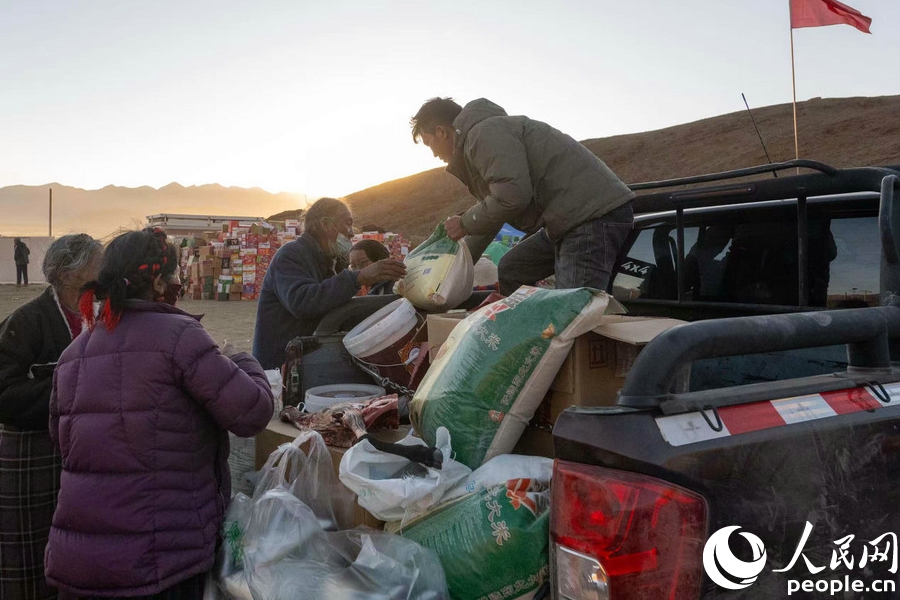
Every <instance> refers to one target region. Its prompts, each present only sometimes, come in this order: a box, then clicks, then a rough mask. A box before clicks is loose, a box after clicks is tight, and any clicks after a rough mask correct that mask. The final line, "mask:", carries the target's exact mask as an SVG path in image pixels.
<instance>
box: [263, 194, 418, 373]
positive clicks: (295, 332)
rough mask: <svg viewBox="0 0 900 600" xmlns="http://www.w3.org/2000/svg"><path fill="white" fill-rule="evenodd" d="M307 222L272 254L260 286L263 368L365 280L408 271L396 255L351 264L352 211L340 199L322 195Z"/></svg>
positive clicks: (278, 361) (278, 360)
mask: <svg viewBox="0 0 900 600" xmlns="http://www.w3.org/2000/svg"><path fill="white" fill-rule="evenodd" d="M305 227H306V231H305V233H303V235H301V236H300V237H299V238H298V239H297V240H295V241H293V242H289V243H287V244H285V245H284V246H282V247H281V248H280V249H279V250H278V252H277V253H276V254H275V256H274V257H272V262H271V263H270V264H269V269H268V270H267V271H266V277H265V279H263V284H262V289H261V290H260V292H259V302H258V304H257V308H256V328H255V330H254V332H253V356H255V357H256V359H257V360H259V362H260V363H261V364H262V366H263V368H264V369H278V368H281V365H282V364H283V363H284V356H285V355H284V349H285V346H287V343H288V342H289V341H291V340H292V339H294V338H295V337H297V336H300V335H311V334H312V333H313V332H314V331H315V329H316V325H317V324H318V323H319V320H320V319H321V318H322V317H323V316H324V315H325V313H327V312H329V311H330V310H332V309H334V308H337V307H338V306H341V305H342V304H345V303H347V302H349V301H350V299H351V298H353V296H355V295H356V292H357V291H358V290H359V289H360V287H361V286H364V285H373V284H375V283H378V282H380V281H386V280H393V279H400V278H401V277H404V276H405V275H406V266H405V265H404V264H403V263H402V262H400V261H398V260H394V259H391V258H387V259H384V260H379V261H377V262H374V263H372V264H371V265H369V266H367V267H365V268H364V269H361V270H359V271H350V270H347V269H346V267H347V265H348V261H347V254H348V253H349V252H350V246H351V244H350V238H351V237H352V236H353V216H352V215H351V214H350V209H348V208H347V206H346V205H345V204H344V203H343V202H341V201H340V200H335V199H334V198H321V199H319V200H317V201H316V202H315V204H313V205H312V206H311V207H310V208H309V210H308V211H307V213H306V219H305Z"/></svg>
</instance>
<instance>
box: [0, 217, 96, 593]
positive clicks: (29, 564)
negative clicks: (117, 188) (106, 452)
mask: <svg viewBox="0 0 900 600" xmlns="http://www.w3.org/2000/svg"><path fill="white" fill-rule="evenodd" d="M102 254H103V247H102V246H101V245H100V242H98V241H97V240H95V239H93V238H92V237H90V236H89V235H86V234H77V235H66V236H63V237H61V238H59V239H58V240H56V241H55V242H53V244H51V245H50V248H49V249H48V250H47V253H46V255H45V256H44V263H43V271H44V277H45V278H46V280H47V282H48V283H49V284H50V285H49V287H48V288H47V289H46V290H45V291H44V292H43V293H42V294H41V295H40V296H38V297H37V298H35V299H34V300H32V301H31V302H28V303H27V304H24V305H23V306H21V307H19V308H18V309H16V311H15V312H13V313H12V314H11V315H10V316H9V317H7V318H6V319H5V320H4V321H3V322H2V323H0V557H2V559H0V560H2V563H3V565H2V571H0V598H4V599H5V598H18V599H23V600H31V599H42V598H56V596H57V593H56V590H55V589H54V588H52V587H50V586H48V585H47V583H46V581H45V579H44V548H45V547H46V545H47V535H48V533H49V531H50V521H51V518H52V517H53V509H54V506H55V504H56V495H57V491H58V489H59V476H60V468H61V465H60V459H59V452H58V450H57V449H56V447H55V446H54V445H53V444H52V442H51V440H50V434H49V431H48V422H49V418H50V413H49V402H50V390H51V385H52V382H53V367H54V366H55V364H56V361H57V360H58V359H59V356H60V354H61V353H62V351H63V350H64V349H65V348H66V346H68V345H69V343H71V341H72V340H73V339H74V338H75V336H77V335H78V334H79V333H80V332H81V325H82V320H81V315H80V313H79V310H78V301H79V296H80V291H81V287H82V286H83V285H84V284H85V283H86V282H88V281H90V280H92V279H95V278H96V277H97V272H98V271H99V268H100V259H101V256H102Z"/></svg>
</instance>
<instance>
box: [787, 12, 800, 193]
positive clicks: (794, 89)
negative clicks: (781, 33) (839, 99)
mask: <svg viewBox="0 0 900 600" xmlns="http://www.w3.org/2000/svg"><path fill="white" fill-rule="evenodd" d="M790 12H791V3H790V0H788V13H790ZM790 29H791V94H792V95H793V106H794V157H795V158H796V159H797V160H799V159H800V143H799V142H798V140H797V77H796V75H795V73H794V25H793V18H791V20H790ZM797 174H798V175H799V174H800V167H797Z"/></svg>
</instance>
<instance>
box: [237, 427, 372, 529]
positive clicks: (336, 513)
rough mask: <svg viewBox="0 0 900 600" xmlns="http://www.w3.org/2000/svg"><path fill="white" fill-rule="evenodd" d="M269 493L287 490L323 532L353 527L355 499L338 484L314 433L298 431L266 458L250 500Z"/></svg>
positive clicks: (329, 455) (321, 440) (332, 468)
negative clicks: (310, 513)
mask: <svg viewBox="0 0 900 600" xmlns="http://www.w3.org/2000/svg"><path fill="white" fill-rule="evenodd" d="M304 447H306V448H307V452H304V451H303V448H304ZM273 489H287V490H288V491H290V492H291V493H292V494H294V495H295V496H296V497H297V498H299V499H300V500H302V501H303V502H304V503H305V504H306V505H307V506H308V507H309V508H310V509H312V511H313V513H314V514H315V515H316V517H318V518H319V520H320V521H321V524H322V528H323V529H329V530H336V529H347V528H349V527H350V526H352V524H353V513H354V511H355V507H354V504H355V503H356V498H355V496H354V494H353V492H351V491H350V490H349V489H347V488H346V487H345V486H344V485H343V484H342V483H341V482H340V481H338V479H337V475H336V474H335V472H334V463H333V462H332V459H331V453H330V452H329V451H328V447H327V446H326V445H325V440H324V439H322V435H321V434H320V433H319V432H317V431H313V430H311V429H310V430H306V431H301V432H300V434H299V435H298V436H297V437H296V438H294V441H292V442H290V443H288V444H281V445H280V446H278V448H276V449H275V451H274V452H272V454H270V455H269V458H268V460H266V464H265V465H264V466H263V468H262V469H260V477H259V481H258V482H257V483H256V489H255V490H254V491H253V500H254V501H257V500H258V499H259V498H261V497H262V496H263V494H265V493H266V492H267V491H269V490H273Z"/></svg>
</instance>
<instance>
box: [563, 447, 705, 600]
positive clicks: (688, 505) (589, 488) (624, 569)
mask: <svg viewBox="0 0 900 600" xmlns="http://www.w3.org/2000/svg"><path fill="white" fill-rule="evenodd" d="M552 481H553V483H552V487H551V502H550V510H551V518H550V541H551V548H550V573H551V590H552V594H553V597H554V598H556V600H616V599H625V598H628V599H642V598H653V599H654V600H662V599H667V600H675V599H678V600H681V599H684V598H697V597H698V596H699V595H700V583H701V581H702V578H703V565H702V558H703V544H704V543H705V540H706V528H707V523H706V501H705V500H704V499H703V498H702V497H701V496H699V495H698V494H695V493H694V492H691V491H690V490H686V489H684V488H682V487H679V486H676V485H673V484H671V483H668V482H666V481H662V480H659V479H655V478H652V477H647V476H644V475H637V474H633V473H628V472H625V471H616V470H613V469H605V468H602V467H595V466H590V465H582V464H577V463H571V462H566V461H562V460H557V461H556V464H555V465H554V467H553V480H552Z"/></svg>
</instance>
